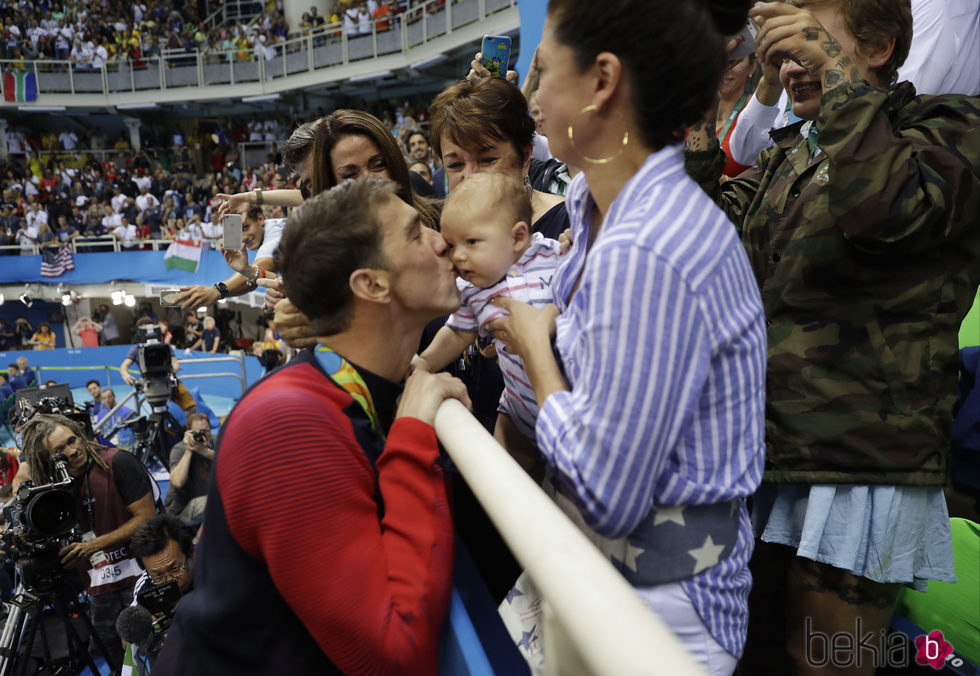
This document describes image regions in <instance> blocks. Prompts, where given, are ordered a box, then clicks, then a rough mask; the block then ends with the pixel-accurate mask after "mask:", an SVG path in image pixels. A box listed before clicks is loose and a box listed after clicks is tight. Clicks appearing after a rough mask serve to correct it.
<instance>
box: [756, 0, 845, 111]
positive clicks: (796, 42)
mask: <svg viewBox="0 0 980 676" xmlns="http://www.w3.org/2000/svg"><path fill="white" fill-rule="evenodd" d="M749 16H751V17H752V19H753V20H754V21H755V22H756V23H757V24H758V25H759V33H758V35H756V39H755V44H756V52H757V54H758V56H759V60H760V62H762V63H763V64H766V65H767V66H769V67H773V66H776V67H778V65H779V64H780V63H782V61H783V59H790V60H792V61H795V62H796V63H798V64H800V65H801V66H802V67H803V68H806V69H807V70H808V71H809V72H810V73H812V74H813V75H815V76H816V77H817V78H818V79H819V81H820V82H821V83H822V85H823V89H824V91H825V92H826V91H828V90H830V89H833V88H835V87H838V86H840V85H843V84H847V83H848V82H852V81H854V80H859V79H862V78H863V75H862V73H861V71H860V69H859V68H858V67H857V66H856V64H855V63H854V61H853V59H852V58H851V57H850V56H849V55H848V54H847V53H846V52H844V50H843V48H842V47H841V45H840V43H839V42H837V40H835V39H834V37H833V36H832V35H830V33H828V32H827V29H826V28H824V27H823V26H822V25H821V24H820V22H819V21H817V19H816V18H815V17H814V16H813V14H811V13H810V12H809V10H806V9H801V8H799V7H793V6H792V5H790V4H788V3H783V2H769V3H757V4H756V5H755V6H754V7H753V8H752V9H751V10H750V12H749Z"/></svg>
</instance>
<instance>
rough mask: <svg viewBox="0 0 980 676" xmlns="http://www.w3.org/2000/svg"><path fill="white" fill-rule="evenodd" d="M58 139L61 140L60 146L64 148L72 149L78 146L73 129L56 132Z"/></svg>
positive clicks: (76, 136)
mask: <svg viewBox="0 0 980 676" xmlns="http://www.w3.org/2000/svg"><path fill="white" fill-rule="evenodd" d="M58 140H59V141H61V147H62V148H63V149H64V150H74V149H75V148H77V147H78V135H77V134H76V133H75V132H73V131H70V130H68V131H63V132H61V133H60V134H58Z"/></svg>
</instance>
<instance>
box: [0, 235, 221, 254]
mask: <svg viewBox="0 0 980 676" xmlns="http://www.w3.org/2000/svg"><path fill="white" fill-rule="evenodd" d="M200 241H202V242H206V243H207V244H208V246H210V248H212V249H214V250H216V251H217V250H219V245H220V244H221V239H220V238H214V239H208V238H205V239H203V240H200ZM68 242H69V244H70V245H71V250H72V253H99V252H108V251H126V252H133V251H165V250H166V249H167V247H168V246H170V245H171V244H172V243H173V240H172V239H134V240H130V242H128V243H129V244H131V245H132V246H130V247H129V248H127V247H125V246H123V244H124V242H123V240H121V239H118V238H116V237H113V236H111V235H103V236H101V237H75V238H73V239H70V240H68ZM61 244H62V243H61V242H48V243H47V244H44V245H39V244H31V245H30V248H29V249H25V248H23V247H21V245H20V244H3V245H0V256H3V255H7V256H10V255H13V252H17V253H21V255H24V256H27V255H30V256H37V255H38V254H40V253H41V247H42V246H46V247H49V248H57V247H60V246H61ZM24 252H29V253H24Z"/></svg>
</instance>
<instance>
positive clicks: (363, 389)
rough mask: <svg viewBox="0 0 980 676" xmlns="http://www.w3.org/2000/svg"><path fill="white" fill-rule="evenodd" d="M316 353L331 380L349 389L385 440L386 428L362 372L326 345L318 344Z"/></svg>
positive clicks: (374, 429)
mask: <svg viewBox="0 0 980 676" xmlns="http://www.w3.org/2000/svg"><path fill="white" fill-rule="evenodd" d="M315 354H316V358H317V361H319V362H320V366H322V367H323V370H324V371H326V372H327V374H328V375H329V376H330V378H331V380H333V381H334V382H335V383H337V384H338V385H340V386H341V387H342V388H344V389H345V390H347V393H348V394H349V395H350V396H352V397H353V398H354V401H356V402H357V403H358V404H359V405H360V406H361V408H362V409H364V412H365V413H366V414H367V417H368V419H369V420H370V421H371V429H372V430H373V431H374V433H375V434H377V435H378V436H379V437H381V440H382V441H384V440H385V433H384V429H383V428H382V427H381V423H380V421H379V420H378V412H377V410H375V408H374V400H373V399H372V398H371V390H369V389H368V386H367V383H365V382H364V378H362V377H361V374H360V373H358V372H357V369H356V368H354V367H353V366H352V365H351V363H350V362H349V361H347V360H346V359H344V358H343V357H341V356H340V355H339V354H337V353H336V352H334V351H333V350H331V349H330V348H329V347H326V346H325V345H319V346H317V348H316V352H315Z"/></svg>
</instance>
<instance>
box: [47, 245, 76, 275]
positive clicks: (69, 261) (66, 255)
mask: <svg viewBox="0 0 980 676" xmlns="http://www.w3.org/2000/svg"><path fill="white" fill-rule="evenodd" d="M74 269H75V259H74V258H73V257H72V255H71V247H70V246H68V244H67V242H66V243H65V244H62V245H61V246H59V247H58V248H57V249H55V248H54V247H50V246H42V247H41V276H42V277H60V276H61V275H63V274H65V270H74Z"/></svg>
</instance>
